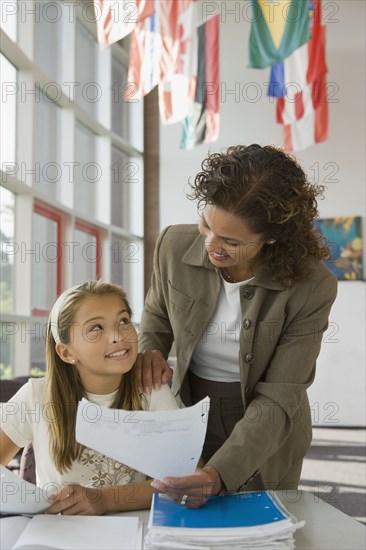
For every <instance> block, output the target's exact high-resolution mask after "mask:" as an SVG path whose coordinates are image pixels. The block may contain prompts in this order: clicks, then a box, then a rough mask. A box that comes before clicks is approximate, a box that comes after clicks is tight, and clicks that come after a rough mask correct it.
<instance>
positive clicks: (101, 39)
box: [94, 0, 154, 48]
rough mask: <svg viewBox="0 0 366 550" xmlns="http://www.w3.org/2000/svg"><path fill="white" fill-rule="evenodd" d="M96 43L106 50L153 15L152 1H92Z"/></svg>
mask: <svg viewBox="0 0 366 550" xmlns="http://www.w3.org/2000/svg"><path fill="white" fill-rule="evenodd" d="M94 11H95V19H96V23H97V33H98V43H99V45H100V46H102V47H103V48H106V47H108V46H110V45H111V44H113V43H114V42H117V41H118V40H122V38H124V37H125V36H127V35H128V34H130V33H131V32H132V31H133V29H134V28H135V27H136V25H137V24H138V23H139V22H141V21H143V20H144V19H145V18H146V17H150V15H152V14H153V13H154V1H153V0H132V1H131V0H113V1H111V0H94Z"/></svg>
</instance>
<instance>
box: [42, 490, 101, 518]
mask: <svg viewBox="0 0 366 550" xmlns="http://www.w3.org/2000/svg"><path fill="white" fill-rule="evenodd" d="M49 502H50V504H51V506H50V507H49V508H48V510H47V514H63V515H83V516H100V515H102V514H104V513H105V512H106V508H105V505H104V498H103V489H94V488H91V487H83V486H82V485H78V484H76V483H70V484H67V485H64V486H63V487H61V489H60V490H59V491H57V493H55V494H53V495H52V496H51V497H50V498H49Z"/></svg>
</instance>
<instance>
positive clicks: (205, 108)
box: [180, 15, 220, 149]
mask: <svg viewBox="0 0 366 550" xmlns="http://www.w3.org/2000/svg"><path fill="white" fill-rule="evenodd" d="M219 90H220V86H219V16H218V15H217V16H215V17H213V18H212V19H210V20H209V21H207V22H206V23H205V24H203V25H201V26H200V27H198V68H197V80H196V90H195V97H194V103H193V105H192V107H191V111H190V113H189V115H188V116H187V117H186V119H185V120H184V121H183V128H182V137H181V144H180V147H181V149H193V148H194V147H195V146H196V145H198V144H200V143H203V142H205V143H212V142H214V141H216V140H217V138H218V135H219V125H220V115H219V102H220V99H219V98H220V96H219Z"/></svg>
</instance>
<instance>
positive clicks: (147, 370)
mask: <svg viewBox="0 0 366 550" xmlns="http://www.w3.org/2000/svg"><path fill="white" fill-rule="evenodd" d="M135 369H136V383H137V388H138V391H139V392H140V393H143V392H145V393H151V391H152V389H153V388H154V389H155V390H158V389H159V388H160V386H161V385H162V384H166V383H168V382H171V380H172V378H173V371H172V369H171V367H170V366H169V365H168V363H167V361H166V359H165V358H164V355H163V354H162V353H161V351H159V350H146V351H143V352H140V353H139V354H138V355H137V359H136V362H135Z"/></svg>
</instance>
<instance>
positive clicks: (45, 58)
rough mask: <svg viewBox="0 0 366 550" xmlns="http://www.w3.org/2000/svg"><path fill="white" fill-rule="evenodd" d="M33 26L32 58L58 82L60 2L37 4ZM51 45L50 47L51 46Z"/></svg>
mask: <svg viewBox="0 0 366 550" xmlns="http://www.w3.org/2000/svg"><path fill="white" fill-rule="evenodd" d="M36 9H38V10H39V14H37V15H38V16H36V18H35V25H34V27H35V28H34V57H35V62H36V64H37V65H38V66H39V67H40V68H41V69H42V70H43V71H44V72H45V73H46V75H47V76H48V77H50V78H51V79H52V80H53V81H54V82H58V81H59V79H60V78H59V76H60V75H59V66H60V63H59V59H60V49H59V42H60V34H61V25H60V21H61V18H62V6H61V4H60V2H58V1H55V0H53V2H42V4H40V3H38V6H36ZM51 45H52V46H51Z"/></svg>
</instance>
